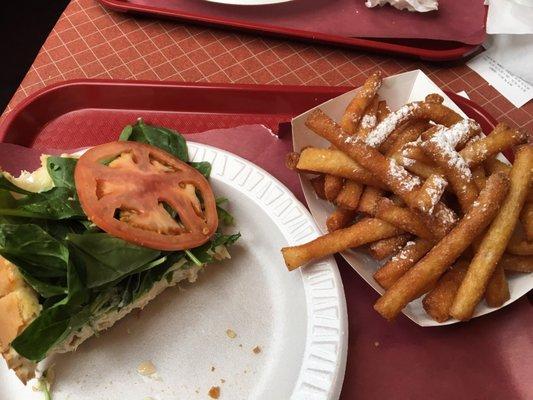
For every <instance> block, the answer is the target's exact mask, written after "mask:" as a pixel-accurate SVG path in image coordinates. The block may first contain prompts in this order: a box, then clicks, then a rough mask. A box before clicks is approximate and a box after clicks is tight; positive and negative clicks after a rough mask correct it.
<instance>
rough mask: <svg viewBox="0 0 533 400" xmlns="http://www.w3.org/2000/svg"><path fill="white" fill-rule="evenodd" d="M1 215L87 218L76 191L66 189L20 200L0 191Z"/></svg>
mask: <svg viewBox="0 0 533 400" xmlns="http://www.w3.org/2000/svg"><path fill="white" fill-rule="evenodd" d="M9 196H10V197H9ZM0 215H8V216H9V215H10V216H16V217H29V218H45V219H66V218H86V216H85V214H84V212H83V210H82V208H81V205H80V203H79V201H78V199H77V196H76V195H75V191H73V190H71V189H67V188H65V187H57V188H53V189H51V190H49V191H47V192H42V193H31V194H28V195H26V196H24V197H22V198H20V199H15V198H14V197H13V196H11V194H9V193H8V192H5V191H0Z"/></svg>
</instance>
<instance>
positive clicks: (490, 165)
mask: <svg viewBox="0 0 533 400" xmlns="http://www.w3.org/2000/svg"><path fill="white" fill-rule="evenodd" d="M485 168H486V169H487V172H488V173H489V174H494V173H495V172H505V173H506V174H507V175H509V174H510V173H511V166H510V165H507V164H505V163H504V162H503V161H500V160H498V159H497V158H496V157H491V158H489V159H488V160H487V161H485Z"/></svg>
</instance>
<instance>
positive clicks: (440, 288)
mask: <svg viewBox="0 0 533 400" xmlns="http://www.w3.org/2000/svg"><path fill="white" fill-rule="evenodd" d="M467 269H468V263H467V262H465V261H459V262H457V263H456V264H455V265H454V266H453V267H452V268H451V269H449V270H448V271H446V272H445V273H444V275H442V276H441V277H440V279H439V280H438V282H437V284H436V285H435V287H434V288H433V289H432V290H431V291H430V292H429V293H428V294H427V295H426V296H425V297H424V300H422V305H423V306H424V310H426V312H427V313H428V315H429V316H430V317H431V318H433V319H434V320H435V321H437V322H445V321H447V320H448V319H449V318H450V307H451V306H452V303H453V299H454V298H455V295H456V293H457V290H458V289H459V286H460V285H461V282H462V281H463V278H464V277H465V274H466V270H467Z"/></svg>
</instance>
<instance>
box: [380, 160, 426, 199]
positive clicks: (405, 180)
mask: <svg viewBox="0 0 533 400" xmlns="http://www.w3.org/2000/svg"><path fill="white" fill-rule="evenodd" d="M387 173H388V176H389V178H390V179H391V180H394V181H396V182H397V183H398V184H399V186H400V188H401V189H402V191H403V192H411V191H412V190H413V189H415V188H416V187H417V186H419V185H420V184H421V181H420V178H419V177H418V176H414V175H411V174H410V173H409V172H407V170H406V169H405V168H404V167H402V166H401V165H398V164H397V163H396V160H394V159H390V160H389V169H388V171H387Z"/></svg>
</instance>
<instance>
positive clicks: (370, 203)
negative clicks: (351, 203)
mask: <svg viewBox="0 0 533 400" xmlns="http://www.w3.org/2000/svg"><path fill="white" fill-rule="evenodd" d="M383 193H384V192H383V190H381V189H377V188H375V187H372V186H366V187H365V189H364V190H363V194H362V195H361V198H360V199H359V205H358V207H357V211H359V212H362V213H365V214H368V215H370V216H372V217H373V216H375V215H376V207H377V205H378V202H379V200H380V199H381V198H382V197H383Z"/></svg>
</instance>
